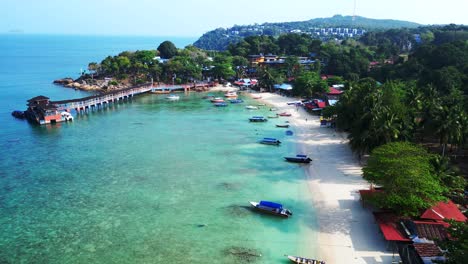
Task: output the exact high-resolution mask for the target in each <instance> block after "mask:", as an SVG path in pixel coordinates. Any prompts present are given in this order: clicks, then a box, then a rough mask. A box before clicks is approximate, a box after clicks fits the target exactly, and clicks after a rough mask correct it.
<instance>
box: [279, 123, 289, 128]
mask: <svg viewBox="0 0 468 264" xmlns="http://www.w3.org/2000/svg"><path fill="white" fill-rule="evenodd" d="M276 127H284V128H288V127H289V125H287V124H286V125H278V124H277V125H276Z"/></svg>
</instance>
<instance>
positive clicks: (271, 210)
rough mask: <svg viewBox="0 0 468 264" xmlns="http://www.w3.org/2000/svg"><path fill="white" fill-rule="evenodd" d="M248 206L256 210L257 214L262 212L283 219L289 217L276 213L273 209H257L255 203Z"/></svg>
mask: <svg viewBox="0 0 468 264" xmlns="http://www.w3.org/2000/svg"><path fill="white" fill-rule="evenodd" d="M250 205H252V207H253V208H254V209H255V210H257V211H259V212H262V213H265V214H271V215H275V216H279V217H283V218H288V217H289V215H288V214H286V213H281V212H278V211H276V210H275V209H267V208H262V207H259V206H258V203H256V202H250Z"/></svg>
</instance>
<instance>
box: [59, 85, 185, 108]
mask: <svg viewBox="0 0 468 264" xmlns="http://www.w3.org/2000/svg"><path fill="white" fill-rule="evenodd" d="M177 90H179V91H184V92H187V91H190V86H188V85H158V86H153V85H151V84H143V85H139V86H134V87H130V88H126V89H122V90H118V91H111V92H107V93H103V94H98V95H92V96H88V97H84V98H78V99H70V100H62V101H50V104H53V105H55V106H56V107H57V109H58V110H59V111H67V112H70V111H71V110H75V111H76V112H77V113H81V112H83V111H84V112H86V111H88V110H94V109H100V108H103V107H105V106H107V105H109V104H112V103H117V102H119V101H126V100H129V99H131V98H132V97H133V96H135V95H139V94H143V93H147V92H157V91H169V92H173V91H177Z"/></svg>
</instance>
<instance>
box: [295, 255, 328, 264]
mask: <svg viewBox="0 0 468 264" xmlns="http://www.w3.org/2000/svg"><path fill="white" fill-rule="evenodd" d="M288 259H289V260H291V261H292V262H294V263H298V264H325V261H322V260H316V259H311V258H303V257H297V256H288Z"/></svg>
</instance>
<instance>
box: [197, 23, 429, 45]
mask: <svg viewBox="0 0 468 264" xmlns="http://www.w3.org/2000/svg"><path fill="white" fill-rule="evenodd" d="M419 26H421V25H420V24H417V23H413V22H408V21H401V20H392V19H371V18H365V17H360V16H356V17H355V18H354V19H353V17H352V16H341V15H335V16H333V17H330V18H315V19H311V20H308V21H297V22H284V23H264V24H254V25H245V26H238V25H235V26H233V27H231V28H226V29H225V28H218V29H215V30H212V31H209V32H207V33H205V34H203V36H201V37H200V38H199V39H198V40H197V41H196V42H195V43H194V45H195V46H196V47H198V48H202V49H206V50H225V49H226V48H227V47H228V45H229V44H230V43H236V42H238V41H239V40H241V39H243V38H244V37H248V36H255V35H268V36H278V35H280V34H283V33H289V32H295V33H306V34H311V35H314V36H316V37H317V38H319V39H322V40H327V39H329V38H348V37H357V36H360V35H362V34H363V33H364V32H365V31H369V30H375V29H390V28H403V27H406V28H416V27H419Z"/></svg>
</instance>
